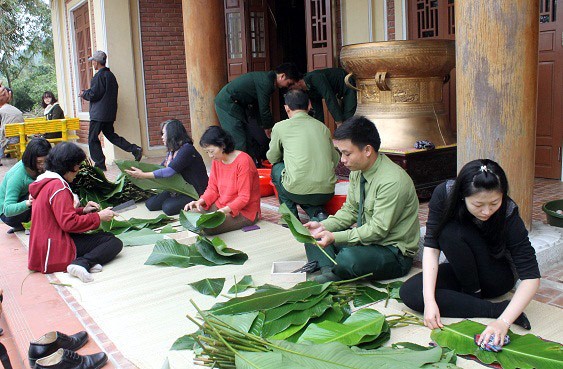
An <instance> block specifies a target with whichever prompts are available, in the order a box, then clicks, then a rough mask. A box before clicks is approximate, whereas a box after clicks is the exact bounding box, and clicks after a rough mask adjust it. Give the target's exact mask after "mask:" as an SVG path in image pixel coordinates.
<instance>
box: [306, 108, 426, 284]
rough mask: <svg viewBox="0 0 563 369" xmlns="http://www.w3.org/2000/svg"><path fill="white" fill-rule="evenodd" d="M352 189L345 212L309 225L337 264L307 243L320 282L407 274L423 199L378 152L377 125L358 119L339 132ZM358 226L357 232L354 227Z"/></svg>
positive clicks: (337, 141)
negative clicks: (419, 206) (315, 262)
mask: <svg viewBox="0 0 563 369" xmlns="http://www.w3.org/2000/svg"><path fill="white" fill-rule="evenodd" d="M334 140H335V145H336V147H338V149H339V151H340V153H341V154H342V157H341V159H340V160H341V161H342V163H343V164H344V165H345V166H346V167H347V168H349V169H350V170H351V171H352V172H351V173H350V185H349V188H348V195H347V198H346V202H345V203H344V205H343V206H342V208H341V209H340V210H339V211H337V212H336V214H335V215H331V216H329V217H328V219H326V220H323V221H322V222H309V223H306V224H305V226H306V227H307V228H309V230H310V231H311V234H312V235H313V237H315V238H316V239H318V240H319V241H318V244H319V245H320V246H321V247H323V248H324V250H325V251H326V252H327V253H328V254H329V255H330V256H331V257H333V259H335V260H336V263H337V265H334V264H332V262H331V261H330V260H329V259H328V258H327V257H326V256H325V255H324V254H323V253H322V252H321V251H320V250H319V249H318V247H317V246H314V245H312V244H305V251H306V253H307V258H308V259H309V261H312V260H316V261H318V262H319V266H320V267H321V272H322V274H321V275H320V276H317V277H316V278H315V280H316V281H317V282H320V283H324V282H327V281H337V280H341V279H350V278H355V277H361V276H363V275H366V274H370V275H371V278H374V279H376V280H380V279H389V278H397V277H401V276H403V275H405V274H407V273H408V271H409V270H410V268H411V265H412V258H413V256H414V255H415V253H416V251H417V250H418V241H419V238H420V223H419V221H418V198H417V196H416V191H415V188H414V184H413V182H412V179H411V178H410V177H409V176H408V174H407V173H406V172H405V171H404V170H403V169H402V168H401V167H399V166H398V165H397V164H395V163H393V162H392V161H391V159H389V158H388V157H387V156H385V155H384V154H381V153H379V152H378V150H379V146H380V145H381V140H380V138H379V133H378V132H377V128H376V127H375V125H374V124H373V123H372V122H371V121H370V120H368V119H367V118H365V117H362V116H354V117H352V118H350V119H349V120H347V121H345V122H344V123H342V125H341V126H340V127H338V128H337V129H336V131H335V132H334ZM354 223H356V227H355V228H350V227H351V226H352V225H353V224H354Z"/></svg>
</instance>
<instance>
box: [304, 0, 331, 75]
mask: <svg viewBox="0 0 563 369" xmlns="http://www.w3.org/2000/svg"><path fill="white" fill-rule="evenodd" d="M305 19H306V24H307V31H306V36H307V70H308V71H311V70H315V69H321V68H330V67H332V66H333V65H334V62H333V53H334V51H333V49H332V15H331V0H306V1H305Z"/></svg>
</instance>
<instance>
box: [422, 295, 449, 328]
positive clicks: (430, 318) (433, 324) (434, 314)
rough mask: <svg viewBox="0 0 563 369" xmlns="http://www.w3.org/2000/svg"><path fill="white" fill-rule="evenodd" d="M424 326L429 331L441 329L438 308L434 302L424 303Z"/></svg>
mask: <svg viewBox="0 0 563 369" xmlns="http://www.w3.org/2000/svg"><path fill="white" fill-rule="evenodd" d="M424 325H425V326H427V327H428V328H430V329H436V328H443V327H444V325H443V324H442V320H441V319H440V308H439V307H438V304H437V303H436V301H433V302H424Z"/></svg>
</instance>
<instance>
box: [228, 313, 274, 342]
mask: <svg viewBox="0 0 563 369" xmlns="http://www.w3.org/2000/svg"><path fill="white" fill-rule="evenodd" d="M239 315H240V314H239ZM227 316H238V315H227ZM264 320H265V317H264V313H263V312H261V311H260V312H259V313H258V315H257V316H256V319H254V322H252V325H251V326H250V329H249V330H248V333H250V334H253V335H255V336H261V335H262V327H263V326H264Z"/></svg>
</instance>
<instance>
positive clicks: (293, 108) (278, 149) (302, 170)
mask: <svg viewBox="0 0 563 369" xmlns="http://www.w3.org/2000/svg"><path fill="white" fill-rule="evenodd" d="M284 100H285V111H286V112H287V115H288V117H289V119H286V120H283V121H281V122H278V123H276V125H275V126H274V128H273V129H272V140H271V141H270V150H268V152H267V153H266V156H267V158H268V160H269V161H270V163H272V164H274V166H273V168H272V182H274V185H275V186H276V189H277V191H278V198H279V200H280V203H285V204H286V205H287V207H288V208H289V209H290V210H291V211H292V212H293V214H294V215H295V216H296V217H297V219H299V215H298V213H297V205H300V206H301V207H302V208H303V210H305V211H306V212H307V215H309V217H310V218H317V219H321V218H322V219H325V218H326V215H324V213H323V205H324V204H326V203H327V202H328V201H329V200H330V199H331V198H332V196H333V195H334V184H335V183H336V175H335V174H334V168H336V166H337V165H338V161H339V160H340V155H338V151H336V149H335V148H334V144H333V143H332V137H331V135H330V131H329V130H328V128H327V127H326V126H325V125H324V124H323V123H322V122H319V121H318V120H316V119H315V118H312V117H310V116H309V114H307V112H308V110H309V107H310V104H309V98H308V97H307V94H306V93H305V92H303V91H301V90H291V91H289V92H288V93H286V94H285V97H284Z"/></svg>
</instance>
